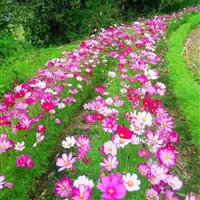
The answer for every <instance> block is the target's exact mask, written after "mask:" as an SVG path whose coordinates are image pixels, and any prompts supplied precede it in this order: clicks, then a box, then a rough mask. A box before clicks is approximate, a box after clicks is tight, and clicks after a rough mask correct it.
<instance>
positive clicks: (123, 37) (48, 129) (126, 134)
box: [0, 7, 199, 200]
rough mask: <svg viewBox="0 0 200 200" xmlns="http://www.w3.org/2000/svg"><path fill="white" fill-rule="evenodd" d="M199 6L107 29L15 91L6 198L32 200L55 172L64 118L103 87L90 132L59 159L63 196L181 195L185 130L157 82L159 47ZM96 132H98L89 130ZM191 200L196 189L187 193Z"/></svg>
mask: <svg viewBox="0 0 200 200" xmlns="http://www.w3.org/2000/svg"><path fill="white" fill-rule="evenodd" d="M198 10H199V7H194V8H190V9H188V10H185V12H181V13H177V14H176V16H173V15H171V16H170V15H163V16H155V17H153V18H149V19H146V20H145V19H143V18H140V19H138V21H136V22H133V23H132V24H131V25H129V26H127V25H121V26H117V25H116V26H110V27H109V28H108V29H103V28H102V29H101V32H99V34H98V35H92V36H91V38H90V39H87V40H84V41H83V42H82V43H81V44H80V45H79V47H78V48H77V49H75V50H73V51H72V52H67V51H64V52H62V57H61V58H54V59H51V60H49V61H48V62H47V63H46V68H42V69H39V70H38V72H37V74H36V76H35V77H33V78H31V79H30V80H28V81H27V82H25V83H22V84H20V85H17V86H16V87H15V88H14V90H13V92H9V93H5V94H4V95H3V102H2V103H1V105H0V110H1V112H2V115H1V117H0V125H1V134H0V159H1V173H2V175H1V177H0V181H1V182H0V188H1V189H2V191H1V193H0V197H2V198H4V199H6V198H7V196H9V199H12V198H13V199H16V198H18V199H25V198H26V197H27V196H26V195H27V192H28V190H29V189H30V188H29V187H31V185H32V184H33V183H32V182H33V181H34V178H36V177H39V176H41V174H42V173H43V172H45V170H46V167H47V164H48V155H49V154H50V153H51V151H53V149H52V148H53V147H54V146H55V145H56V143H57V142H58V141H59V138H60V137H61V136H60V135H59V134H60V133H61V132H62V131H63V130H64V124H65V123H66V122H68V121H69V120H70V118H71V117H72V115H73V113H74V112H76V110H77V109H78V108H79V107H80V106H81V104H82V103H83V99H84V98H88V96H89V95H91V94H93V92H92V90H94V91H95V92H96V93H97V94H98V95H97V96H95V97H94V98H93V99H92V100H90V101H89V102H87V103H85V104H84V105H83V108H84V110H85V111H87V114H86V115H85V116H84V121H85V126H84V127H83V131H82V134H80V135H76V136H73V135H72V136H69V137H66V138H65V140H63V141H62V148H64V149H65V150H64V151H65V152H63V153H62V154H59V155H57V156H56V160H55V163H56V171H58V172H59V173H57V172H56V175H57V176H58V177H57V180H56V181H55V185H54V188H53V190H54V192H55V195H56V196H57V197H60V198H65V199H66V198H72V199H73V200H79V199H80V200H81V199H85V200H87V199H91V198H94V199H99V198H100V196H101V198H102V199H104V200H109V199H110V200H111V199H113V200H114V199H122V198H125V199H132V198H133V197H134V198H135V199H144V198H146V199H149V200H150V199H172V198H173V199H180V198H179V197H178V194H176V191H178V190H179V189H180V188H181V187H182V185H183V182H182V181H181V180H180V178H179V177H178V176H176V175H174V174H172V172H171V169H172V168H173V167H174V166H175V165H176V164H177V156H178V155H177V152H176V148H175V147H176V143H178V142H179V136H178V134H177V133H176V132H175V131H174V130H173V129H174V123H173V119H172V117H171V116H170V115H169V113H168V112H167V110H166V109H165V108H164V106H163V104H162V102H161V101H160V97H161V96H164V95H165V91H166V87H165V85H164V84H163V83H161V82H160V81H157V79H158V78H159V74H158V70H157V69H156V68H155V66H156V65H157V63H158V62H159V61H160V58H159V57H158V55H157V54H156V45H157V43H158V42H159V41H160V40H161V39H162V38H165V29H167V24H166V21H168V20H172V21H174V20H175V19H176V17H177V16H178V17H179V18H180V17H181V15H182V14H184V13H187V12H193V11H195V12H196V11H198ZM90 129H95V131H96V135H91V136H90V135H86V134H85V133H87V131H88V130H90ZM61 151H63V149H61ZM85 166H87V167H85ZM86 169H87V171H86ZM83 173H84V174H83ZM4 174H5V175H4ZM5 176H6V180H9V181H10V182H9V184H8V185H9V188H11V187H12V189H11V190H7V188H6V183H7V182H5V181H4V179H5ZM89 176H91V177H89ZM88 177H89V178H88ZM90 178H92V179H93V180H92V179H90ZM11 182H12V183H11ZM25 183H26V184H25ZM24 184H25V185H28V186H27V187H24ZM94 185H96V187H94ZM190 198H195V195H193V194H191V195H186V196H185V199H190Z"/></svg>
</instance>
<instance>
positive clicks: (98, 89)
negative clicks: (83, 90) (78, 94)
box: [95, 85, 105, 94]
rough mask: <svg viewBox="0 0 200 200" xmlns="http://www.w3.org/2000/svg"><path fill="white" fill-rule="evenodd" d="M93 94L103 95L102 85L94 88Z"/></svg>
mask: <svg viewBox="0 0 200 200" xmlns="http://www.w3.org/2000/svg"><path fill="white" fill-rule="evenodd" d="M95 92H97V93H99V94H103V93H104V92H105V87H104V86H103V85H99V86H97V87H96V88H95Z"/></svg>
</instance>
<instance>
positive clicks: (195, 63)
mask: <svg viewBox="0 0 200 200" xmlns="http://www.w3.org/2000/svg"><path fill="white" fill-rule="evenodd" d="M186 43H188V44H187V45H186V46H187V50H188V62H187V59H186V62H187V64H188V67H189V69H190V71H191V72H192V75H193V77H194V79H195V81H196V82H197V83H198V85H200V24H199V25H198V26H197V27H195V28H194V29H192V30H191V31H190V32H189V34H188V36H187V38H186V40H185V42H184V44H186ZM183 55H184V56H185V57H186V51H184V53H183Z"/></svg>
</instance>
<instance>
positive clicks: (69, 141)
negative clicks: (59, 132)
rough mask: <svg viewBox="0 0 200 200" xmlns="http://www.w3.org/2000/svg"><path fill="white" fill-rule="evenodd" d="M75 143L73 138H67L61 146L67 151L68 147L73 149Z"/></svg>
mask: <svg viewBox="0 0 200 200" xmlns="http://www.w3.org/2000/svg"><path fill="white" fill-rule="evenodd" d="M75 143H76V140H75V138H74V137H73V136H68V137H66V138H65V140H63V141H62V146H63V148H65V149H68V148H70V147H73V146H74V145H75Z"/></svg>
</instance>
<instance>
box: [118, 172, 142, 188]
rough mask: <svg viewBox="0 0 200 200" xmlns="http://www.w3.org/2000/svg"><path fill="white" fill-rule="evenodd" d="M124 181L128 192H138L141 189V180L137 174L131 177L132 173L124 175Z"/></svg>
mask: <svg viewBox="0 0 200 200" xmlns="http://www.w3.org/2000/svg"><path fill="white" fill-rule="evenodd" d="M122 179H123V181H124V186H125V188H126V190H127V191H136V190H139V189H140V187H139V185H140V180H138V179H137V175H136V174H132V175H131V174H130V173H127V174H126V175H123V177H122Z"/></svg>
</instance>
